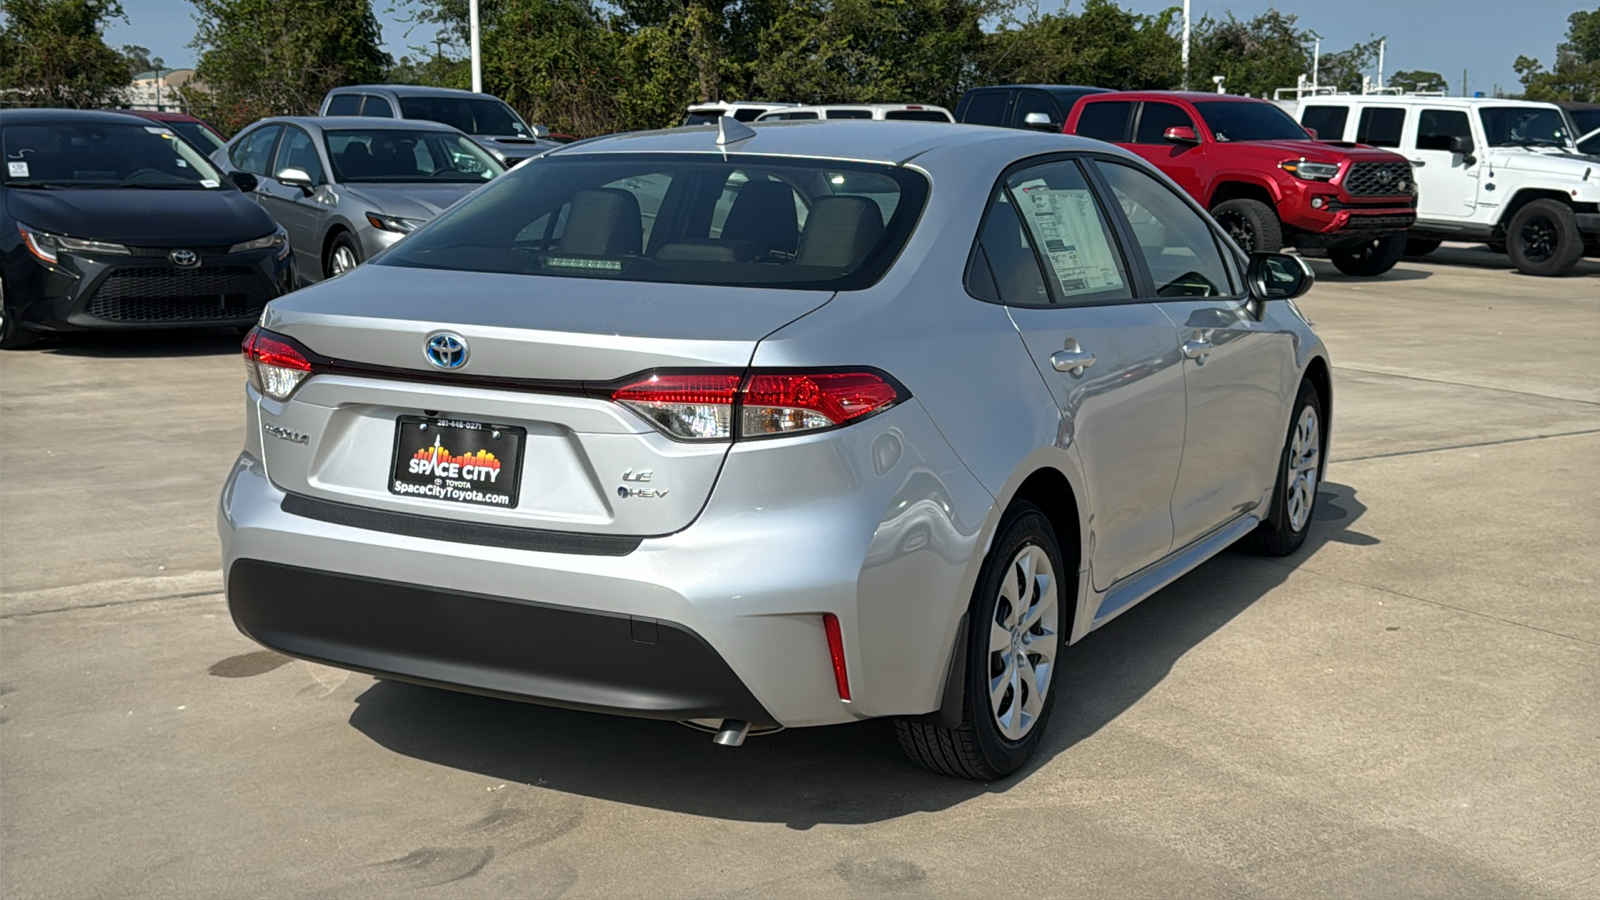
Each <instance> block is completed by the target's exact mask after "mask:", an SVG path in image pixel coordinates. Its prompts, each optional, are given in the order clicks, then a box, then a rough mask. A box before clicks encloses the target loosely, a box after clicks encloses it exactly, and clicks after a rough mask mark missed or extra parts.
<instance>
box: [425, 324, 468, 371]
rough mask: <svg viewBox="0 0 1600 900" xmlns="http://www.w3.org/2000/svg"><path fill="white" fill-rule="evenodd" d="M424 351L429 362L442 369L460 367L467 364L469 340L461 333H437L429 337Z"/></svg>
mask: <svg viewBox="0 0 1600 900" xmlns="http://www.w3.org/2000/svg"><path fill="white" fill-rule="evenodd" d="M423 352H424V353H425V354H426V355H427V357H428V362H430V363H432V364H433V365H434V366H435V367H437V368H440V369H459V368H461V367H462V366H464V365H466V364H467V340H466V338H464V337H462V336H461V335H459V334H451V333H449V332H445V333H443V334H436V335H434V336H433V337H430V338H428V343H427V344H425V345H424V346H423Z"/></svg>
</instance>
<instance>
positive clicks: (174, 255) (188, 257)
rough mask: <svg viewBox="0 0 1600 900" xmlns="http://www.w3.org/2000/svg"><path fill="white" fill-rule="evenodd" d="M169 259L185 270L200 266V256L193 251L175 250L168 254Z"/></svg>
mask: <svg viewBox="0 0 1600 900" xmlns="http://www.w3.org/2000/svg"><path fill="white" fill-rule="evenodd" d="M167 259H170V260H172V261H173V262H174V263H175V264H177V265H180V266H183V267H184V268H189V267H192V266H198V265H200V254H198V253H196V252H194V251H193V250H174V251H172V252H171V253H168V254H167Z"/></svg>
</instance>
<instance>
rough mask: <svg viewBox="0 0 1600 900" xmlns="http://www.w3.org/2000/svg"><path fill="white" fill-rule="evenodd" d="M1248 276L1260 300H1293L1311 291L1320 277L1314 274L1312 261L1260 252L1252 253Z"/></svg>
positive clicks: (1251, 290) (1288, 255) (1253, 290)
mask: <svg viewBox="0 0 1600 900" xmlns="http://www.w3.org/2000/svg"><path fill="white" fill-rule="evenodd" d="M1245 279H1246V280H1247V281H1248V282H1249V284H1250V293H1252V294H1254V295H1255V296H1256V298H1257V299H1260V300H1293V299H1295V298H1297V297H1302V296H1304V295H1305V292H1306V291H1309V290H1311V285H1313V284H1315V283H1316V281H1317V276H1316V275H1315V274H1313V273H1312V271H1311V264H1310V263H1307V262H1306V261H1305V260H1304V259H1303V258H1301V257H1298V256H1293V255H1291V254H1288V253H1268V252H1265V251H1257V252H1255V253H1252V254H1250V266H1249V268H1248V270H1247V271H1246V272H1245Z"/></svg>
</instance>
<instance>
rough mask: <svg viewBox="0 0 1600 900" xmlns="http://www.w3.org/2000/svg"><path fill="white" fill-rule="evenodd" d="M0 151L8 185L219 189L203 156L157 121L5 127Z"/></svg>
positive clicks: (216, 174) (219, 177) (219, 180)
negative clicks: (3, 155) (0, 151)
mask: <svg viewBox="0 0 1600 900" xmlns="http://www.w3.org/2000/svg"><path fill="white" fill-rule="evenodd" d="M0 147H3V151H4V154H5V159H6V167H5V171H4V173H3V175H0V177H3V178H4V183H5V184H6V185H7V186H9V187H16V188H123V189H128V190H134V189H143V190H180V191H181V190H193V191H200V190H218V189H223V188H221V185H222V174H221V173H220V172H218V171H217V169H216V167H215V166H213V165H211V161H210V160H208V159H206V157H205V154H203V153H201V152H200V151H199V150H196V149H195V148H194V147H193V146H191V145H190V144H189V143H188V142H187V141H184V140H183V139H182V138H179V137H178V136H177V135H176V134H174V133H173V132H172V131H171V130H170V129H168V128H167V126H166V124H165V123H161V122H140V121H135V120H133V119H131V118H130V119H129V121H128V122H127V123H120V122H119V123H114V124H108V123H104V122H40V123H27V124H22V125H7V126H6V128H5V131H4V132H0ZM226 189H232V185H231V184H230V185H229V186H228V188H226Z"/></svg>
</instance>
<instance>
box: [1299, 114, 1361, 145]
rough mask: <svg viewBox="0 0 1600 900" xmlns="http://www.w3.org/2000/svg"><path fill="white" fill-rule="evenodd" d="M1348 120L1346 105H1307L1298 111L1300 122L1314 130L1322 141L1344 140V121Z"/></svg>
mask: <svg viewBox="0 0 1600 900" xmlns="http://www.w3.org/2000/svg"><path fill="white" fill-rule="evenodd" d="M1348 121H1350V107H1348V106H1308V107H1306V108H1305V109H1304V110H1303V111H1302V112H1301V113H1300V124H1301V125H1304V126H1305V127H1307V128H1309V129H1311V130H1312V131H1315V132H1316V133H1317V137H1318V138H1319V139H1320V140H1324V141H1342V140H1344V123H1346V122H1348Z"/></svg>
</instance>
